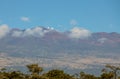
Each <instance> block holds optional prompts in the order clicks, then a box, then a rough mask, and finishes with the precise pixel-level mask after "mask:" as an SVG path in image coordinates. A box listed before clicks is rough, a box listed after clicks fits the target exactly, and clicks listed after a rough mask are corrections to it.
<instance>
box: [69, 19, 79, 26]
mask: <svg viewBox="0 0 120 79" xmlns="http://www.w3.org/2000/svg"><path fill="white" fill-rule="evenodd" d="M70 24H71V25H73V26H75V25H77V24H78V23H77V21H76V20H74V19H73V20H71V21H70Z"/></svg>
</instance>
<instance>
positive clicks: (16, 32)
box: [12, 31, 23, 37]
mask: <svg viewBox="0 0 120 79" xmlns="http://www.w3.org/2000/svg"><path fill="white" fill-rule="evenodd" d="M22 34H23V32H22V31H13V33H12V36H13V37H21V36H22Z"/></svg>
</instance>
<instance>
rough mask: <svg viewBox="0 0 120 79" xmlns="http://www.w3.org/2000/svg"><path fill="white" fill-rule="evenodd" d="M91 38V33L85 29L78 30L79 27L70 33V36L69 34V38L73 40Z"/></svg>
mask: <svg viewBox="0 0 120 79" xmlns="http://www.w3.org/2000/svg"><path fill="white" fill-rule="evenodd" d="M89 36H91V32H90V31H89V30H87V29H84V28H78V27H74V28H73V29H72V30H71V31H70V34H69V37H71V38H77V39H78V38H81V39H83V38H87V37H89Z"/></svg>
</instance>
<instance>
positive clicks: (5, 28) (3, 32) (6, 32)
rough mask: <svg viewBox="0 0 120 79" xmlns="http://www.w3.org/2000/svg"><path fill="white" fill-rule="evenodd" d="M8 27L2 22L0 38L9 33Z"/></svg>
mask: <svg viewBox="0 0 120 79" xmlns="http://www.w3.org/2000/svg"><path fill="white" fill-rule="evenodd" d="M9 31H10V29H9V27H8V25H6V24H2V25H0V39H1V38H3V37H5V36H6V35H7V34H8V33H9Z"/></svg>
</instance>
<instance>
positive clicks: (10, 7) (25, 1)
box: [0, 0, 120, 33]
mask: <svg viewBox="0 0 120 79" xmlns="http://www.w3.org/2000/svg"><path fill="white" fill-rule="evenodd" d="M2 24H6V25H8V26H9V27H10V28H20V29H27V28H33V27H36V26H42V27H51V28H54V29H56V30H59V31H68V30H70V29H72V28H74V27H79V28H85V29H88V30H90V31H92V32H118V33H120V0H0V25H2Z"/></svg>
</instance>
